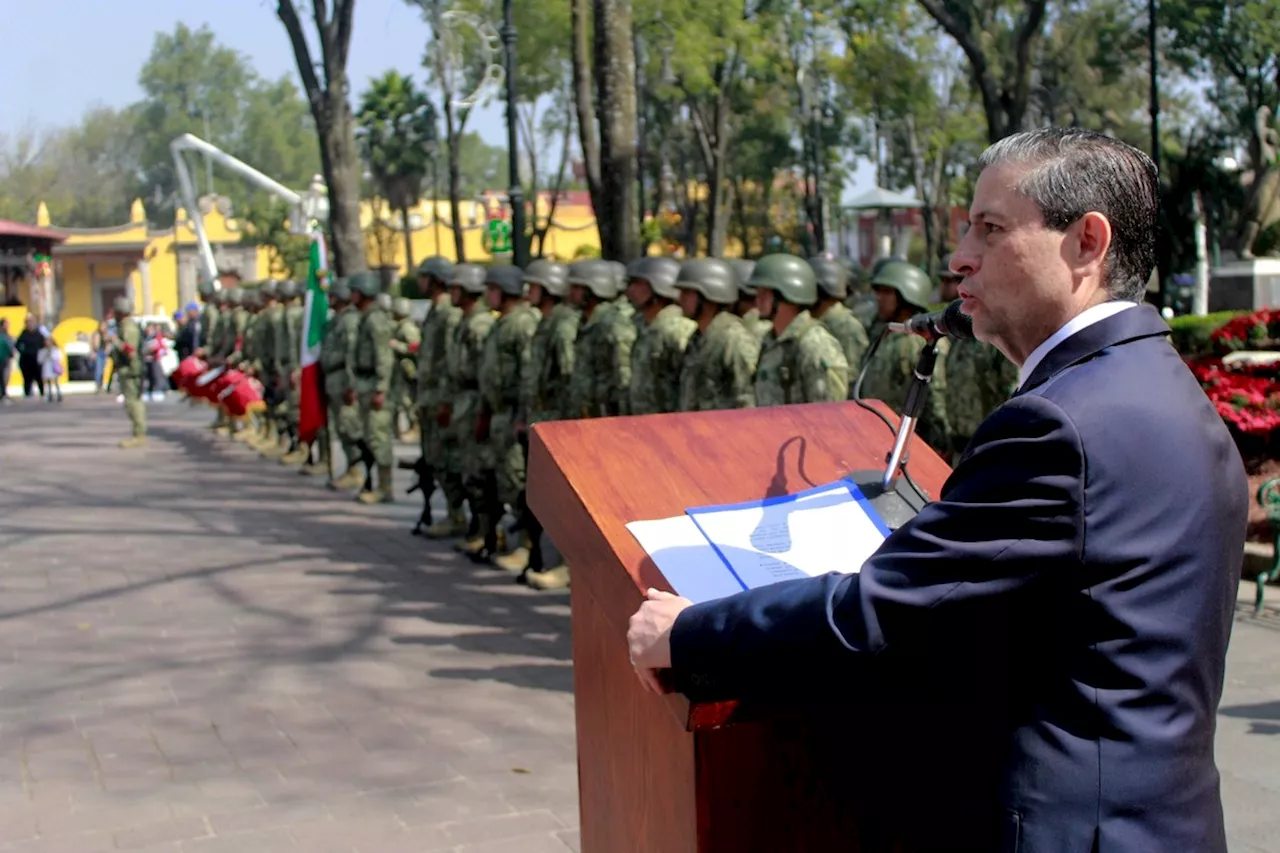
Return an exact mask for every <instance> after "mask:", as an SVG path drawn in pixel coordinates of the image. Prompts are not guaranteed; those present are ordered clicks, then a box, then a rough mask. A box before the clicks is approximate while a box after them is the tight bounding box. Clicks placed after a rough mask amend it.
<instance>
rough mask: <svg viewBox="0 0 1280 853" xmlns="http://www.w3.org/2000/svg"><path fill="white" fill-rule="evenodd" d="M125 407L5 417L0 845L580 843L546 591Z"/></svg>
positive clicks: (228, 447)
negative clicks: (137, 426)
mask: <svg viewBox="0 0 1280 853" xmlns="http://www.w3.org/2000/svg"><path fill="white" fill-rule="evenodd" d="M148 409H149V415H150V417H151V420H152V441H151V445H150V446H149V447H148V448H147V449H146V450H145V451H141V452H139V451H121V450H118V449H117V448H116V447H115V442H116V441H117V440H118V439H119V438H121V437H123V436H124V434H125V432H126V427H125V422H124V419H123V416H122V413H121V412H120V410H119V408H118V407H116V406H114V405H112V404H111V403H110V402H109V401H107V400H105V399H103V398H77V399H74V400H73V399H71V398H67V401H66V402H64V403H63V404H62V405H61V406H48V405H46V404H43V403H37V402H34V401H33V402H26V401H18V403H17V404H15V405H11V406H7V407H5V408H3V409H0V477H2V478H3V489H2V490H0V555H2V558H0V566H2V567H0V850H2V851H5V853H9V852H10V851H14V853H16V851H31V853H35V851H41V853H48V852H49V851H67V853H97V851H100V850H116V849H139V850H148V851H151V850H157V851H160V850H162V851H179V850H180V851H184V853H221V851H235V853H256V851H286V850H297V851H308V853H330V851H344V853H351V851H357V850H358V851H361V853H369V852H370V851H373V853H397V851H410V850H412V851H428V850H431V851H434V850H452V851H455V853H463V851H466V853H482V852H483V853H503V852H505V851H510V853H556V852H557V851H558V853H567V851H569V850H573V849H576V848H577V832H576V826H577V822H578V815H577V799H576V798H577V780H576V766H575V757H574V740H573V698H572V693H571V690H572V672H571V668H570V644H569V608H568V597H567V594H551V595H548V594H537V593H534V592H533V591H531V590H528V589H526V588H524V587H520V586H517V585H516V584H514V583H513V582H512V580H511V577H510V576H509V575H506V574H503V573H501V572H498V571H496V570H494V569H487V568H480V567H476V566H473V565H471V564H470V563H468V562H467V561H466V560H464V559H463V558H461V557H459V556H457V555H455V554H454V553H453V552H452V551H450V550H449V549H448V548H446V547H443V546H440V545H436V544H428V543H426V542H425V541H424V540H421V539H416V538H414V537H412V536H410V535H409V534H408V532H407V531H408V529H409V527H410V526H411V522H412V519H413V518H414V517H415V516H416V513H415V512H414V511H413V508H412V507H411V506H410V505H409V504H408V503H404V504H401V505H397V506H393V507H386V506H382V507H362V506H360V505H358V504H356V503H355V502H353V501H351V500H350V498H349V497H348V498H346V499H343V498H342V497H340V496H338V495H335V494H333V493H331V492H328V491H326V490H325V489H324V488H323V487H322V485H321V483H320V482H317V480H316V479H313V478H304V477H300V476H298V475H296V474H294V473H293V472H292V471H290V470H287V469H285V468H282V467H280V466H279V465H276V464H275V463H265V462H261V461H259V460H258V458H257V455H256V454H255V453H252V452H251V451H250V450H248V449H247V448H244V447H241V446H240V445H238V444H233V443H231V442H229V441H226V440H225V439H215V438H214V437H213V436H212V434H211V433H209V432H208V431H206V430H204V429H203V428H202V427H203V425H204V424H205V423H207V422H208V421H209V420H210V417H211V415H210V413H209V412H208V411H207V410H203V409H202V410H194V409H190V408H188V407H187V406H186V405H185V404H179V403H164V404H153V405H151V406H149V407H148ZM399 473H400V474H401V475H402V478H403V479H405V480H406V482H405V483H404V485H406V486H407V485H408V482H407V480H408V477H407V476H403V475H408V474H409V473H410V472H399ZM401 493H402V494H403V492H401ZM414 497H416V495H415V496H414Z"/></svg>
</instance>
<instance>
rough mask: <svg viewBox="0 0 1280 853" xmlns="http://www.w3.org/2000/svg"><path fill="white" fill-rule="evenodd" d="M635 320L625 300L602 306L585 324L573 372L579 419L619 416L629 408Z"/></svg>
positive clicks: (604, 303)
mask: <svg viewBox="0 0 1280 853" xmlns="http://www.w3.org/2000/svg"><path fill="white" fill-rule="evenodd" d="M634 316H635V309H633V308H632V307H631V305H630V304H628V303H626V302H625V300H624V301H620V302H601V303H599V304H597V305H596V306H595V308H594V309H592V311H591V316H590V317H588V318H587V319H586V320H584V321H583V322H582V325H581V327H580V329H579V332H578V340H577V344H576V346H575V350H574V371H573V383H574V407H573V408H574V414H575V415H577V416H578V417H583V418H597V417H608V416H610V415H620V414H625V413H626V411H627V409H628V408H629V406H630V399H629V397H630V388H631V348H632V346H634V344H635V340H636V326H635V323H633V322H632V317H634Z"/></svg>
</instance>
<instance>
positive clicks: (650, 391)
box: [627, 258, 698, 415]
mask: <svg viewBox="0 0 1280 853" xmlns="http://www.w3.org/2000/svg"><path fill="white" fill-rule="evenodd" d="M679 274H680V262H679V261H677V260H676V259H675V258H640V259H639V260H636V261H632V262H631V265H630V266H629V267H628V268H627V277H628V279H629V283H628V284H627V298H628V299H629V300H631V304H632V305H633V306H634V307H635V309H636V317H637V319H639V320H640V322H641V326H640V332H639V335H638V337H637V338H636V342H635V346H634V347H632V349H631V409H630V411H631V414H633V415H652V414H657V413H660V412H678V411H680V370H681V367H682V366H683V365H684V360H685V350H686V349H687V348H688V346H689V339H690V338H692V337H693V333H694V332H696V331H697V330H698V324H697V323H695V322H694V321H693V320H691V319H689V318H688V317H686V316H684V309H683V308H681V307H680V306H679V305H677V304H676V300H678V299H679V298H680V291H679V290H678V289H677V288H676V277H677V276H679Z"/></svg>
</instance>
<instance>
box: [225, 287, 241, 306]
mask: <svg viewBox="0 0 1280 853" xmlns="http://www.w3.org/2000/svg"><path fill="white" fill-rule="evenodd" d="M226 299H227V302H226V304H227V305H230V306H231V307H232V308H236V307H238V306H240V305H243V304H244V291H243V290H241V289H240V288H238V287H232V288H229V289H228V290H227V296H226Z"/></svg>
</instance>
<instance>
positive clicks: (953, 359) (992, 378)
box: [933, 339, 1018, 454]
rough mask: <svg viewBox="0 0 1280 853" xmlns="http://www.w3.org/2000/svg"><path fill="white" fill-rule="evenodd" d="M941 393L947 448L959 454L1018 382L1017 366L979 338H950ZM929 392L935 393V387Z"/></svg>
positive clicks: (1007, 397)
mask: <svg viewBox="0 0 1280 853" xmlns="http://www.w3.org/2000/svg"><path fill="white" fill-rule="evenodd" d="M945 369H946V376H947V381H946V387H945V390H944V392H943V396H944V401H945V402H944V405H945V407H946V412H947V421H948V423H949V424H950V426H951V450H952V451H953V452H954V453H956V454H959V453H963V452H964V449H965V447H966V446H967V445H968V443H969V439H970V438H972V437H973V434H974V432H976V431H977V429H978V425H979V424H981V423H982V422H983V421H984V420H986V418H987V415H989V414H991V413H992V412H993V411H994V410H995V409H996V408H997V407H998V406H1000V404H1001V403H1003V402H1004V401H1005V400H1007V399H1009V396H1010V395H1011V394H1012V393H1013V391H1014V389H1015V388H1017V385H1018V366H1017V365H1016V364H1014V363H1013V362H1011V361H1009V359H1007V358H1005V357H1004V354H1003V353H1001V352H1000V350H998V349H996V348H995V347H993V346H992V345H991V344H985V343H983V342H982V341H979V340H973V339H970V340H967V341H951V350H950V351H949V352H948V353H947V358H946V365H945ZM933 393H935V394H936V393H938V392H937V389H934V390H933Z"/></svg>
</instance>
